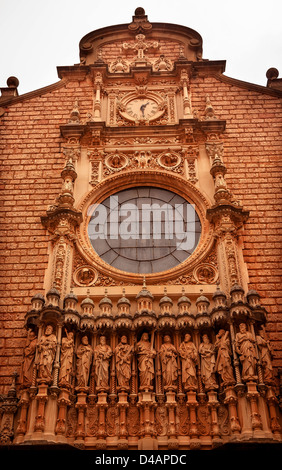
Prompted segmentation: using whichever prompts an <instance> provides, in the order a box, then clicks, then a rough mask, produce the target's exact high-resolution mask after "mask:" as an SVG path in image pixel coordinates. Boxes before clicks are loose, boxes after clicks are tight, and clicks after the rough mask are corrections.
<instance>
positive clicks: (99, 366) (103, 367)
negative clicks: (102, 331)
mask: <svg viewBox="0 0 282 470" xmlns="http://www.w3.org/2000/svg"><path fill="white" fill-rule="evenodd" d="M111 356H112V350H111V348H110V346H108V345H107V343H106V337H105V336H100V344H98V346H96V348H95V350H94V363H95V380H96V387H97V390H99V391H102V390H104V391H106V390H108V388H109V365H110V358H111Z"/></svg>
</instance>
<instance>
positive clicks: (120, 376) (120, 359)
mask: <svg viewBox="0 0 282 470" xmlns="http://www.w3.org/2000/svg"><path fill="white" fill-rule="evenodd" d="M132 355H133V347H132V346H130V345H129V344H127V337H126V336H125V335H123V336H122V337H121V339H120V343H119V344H118V345H117V347H116V348H115V361H116V376H117V383H118V388H119V389H120V390H129V381H130V377H131V360H132Z"/></svg>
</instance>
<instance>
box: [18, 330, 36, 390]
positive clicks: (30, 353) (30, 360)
mask: <svg viewBox="0 0 282 470" xmlns="http://www.w3.org/2000/svg"><path fill="white" fill-rule="evenodd" d="M36 345H37V336H36V334H35V333H34V331H32V330H31V329H29V330H28V332H27V339H26V343H25V348H24V353H23V362H22V367H21V372H20V378H19V381H20V383H21V385H22V387H30V386H31V384H32V375H33V365H34V359H35V351H36Z"/></svg>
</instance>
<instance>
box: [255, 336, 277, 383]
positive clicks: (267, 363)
mask: <svg viewBox="0 0 282 470" xmlns="http://www.w3.org/2000/svg"><path fill="white" fill-rule="evenodd" d="M257 345H258V350H259V355H260V360H261V365H262V369H263V380H264V383H265V384H267V385H272V384H273V368H272V364H271V347H270V342H269V341H268V339H267V337H266V333H265V330H264V329H261V330H260V331H259V335H257Z"/></svg>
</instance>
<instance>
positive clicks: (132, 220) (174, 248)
mask: <svg viewBox="0 0 282 470" xmlns="http://www.w3.org/2000/svg"><path fill="white" fill-rule="evenodd" d="M88 214H89V215H90V219H89V224H88V237H89V239H90V242H91V245H92V247H93V249H94V250H95V252H96V253H97V254H98V255H99V257H100V258H101V259H102V260H103V261H104V262H106V263H108V264H109V265H111V266H112V267H114V268H116V269H119V270H121V271H126V272H129V273H136V274H150V273H158V272H162V271H166V270H168V269H171V268H174V267H176V266H177V265H179V264H180V263H182V262H183V261H185V260H186V259H187V258H189V256H190V255H191V254H192V253H193V252H194V251H195V249H196V247H197V245H198V243H199V239H200V235H201V223H200V219H199V216H198V214H197V211H196V210H195V207H194V205H193V204H190V203H189V202H188V201H187V200H186V199H184V198H183V197H182V196H180V195H178V194H176V193H174V192H173V191H169V190H166V189H162V188H157V187H149V186H140V187H134V188H128V189H124V190H122V191H119V192H116V193H114V194H113V195H111V196H109V197H107V198H106V199H104V200H103V201H102V202H100V203H99V204H96V205H92V206H91V209H90V211H88Z"/></svg>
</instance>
